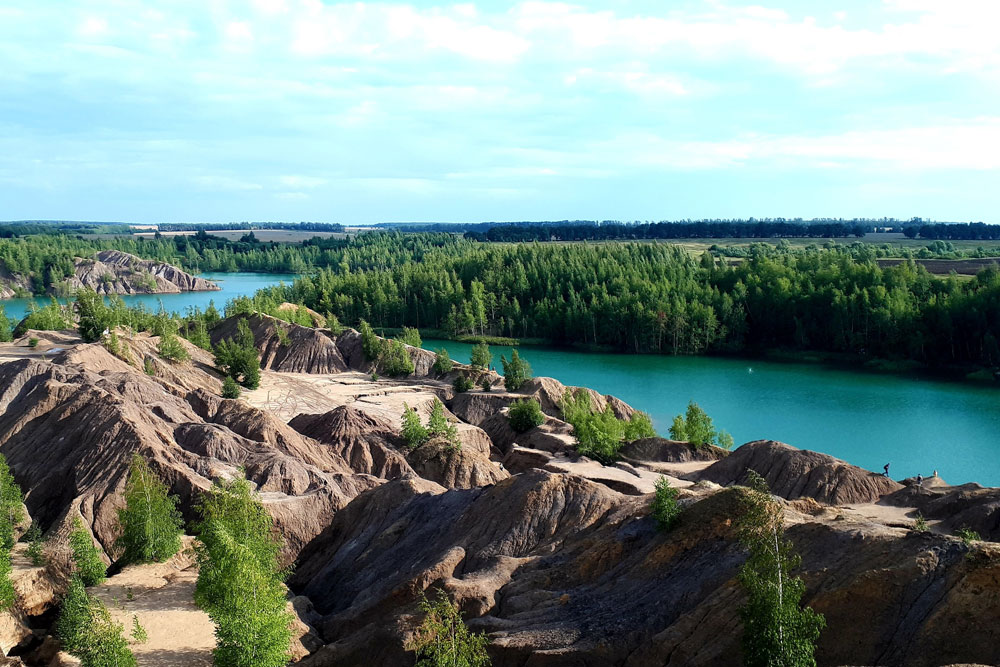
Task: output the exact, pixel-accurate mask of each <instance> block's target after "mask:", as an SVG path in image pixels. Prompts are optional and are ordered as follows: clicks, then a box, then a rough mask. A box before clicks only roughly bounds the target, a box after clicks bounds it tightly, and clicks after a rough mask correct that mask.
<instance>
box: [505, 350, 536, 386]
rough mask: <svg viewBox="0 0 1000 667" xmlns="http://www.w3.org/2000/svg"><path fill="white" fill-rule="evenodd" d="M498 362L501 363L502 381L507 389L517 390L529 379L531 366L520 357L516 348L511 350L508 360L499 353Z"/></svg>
mask: <svg viewBox="0 0 1000 667" xmlns="http://www.w3.org/2000/svg"><path fill="white" fill-rule="evenodd" d="M500 363H501V364H503V381H504V386H506V387H507V391H517V390H518V389H520V388H521V387H523V386H524V384H525V383H526V382H527V381H528V380H531V379H532V377H531V366H529V365H528V362H527V361H524V360H523V359H521V356H520V355H519V354H518V353H517V350H511V353H510V361H507V359H506V358H505V357H504V356H503V355H501V356H500Z"/></svg>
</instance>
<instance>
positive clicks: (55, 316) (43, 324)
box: [14, 299, 73, 336]
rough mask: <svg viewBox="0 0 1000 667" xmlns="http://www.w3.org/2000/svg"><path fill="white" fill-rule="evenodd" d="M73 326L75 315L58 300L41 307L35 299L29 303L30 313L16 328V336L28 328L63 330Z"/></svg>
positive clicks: (21, 334)
mask: <svg viewBox="0 0 1000 667" xmlns="http://www.w3.org/2000/svg"><path fill="white" fill-rule="evenodd" d="M72 328H73V317H72V315H71V314H70V313H69V311H68V309H67V308H65V307H64V306H62V305H60V304H59V302H58V301H56V300H55V299H52V301H51V302H50V303H49V304H48V305H47V306H43V307H41V308H39V307H38V305H37V304H35V302H34V301H32V302H31V303H29V304H28V315H27V317H25V318H24V319H23V320H21V322H20V323H19V324H18V325H17V327H16V328H15V329H14V336H23V335H24V333H25V332H26V331H27V330H28V329H35V330H36V331H63V330H65V329H72Z"/></svg>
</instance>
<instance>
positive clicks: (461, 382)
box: [451, 375, 476, 394]
mask: <svg viewBox="0 0 1000 667" xmlns="http://www.w3.org/2000/svg"><path fill="white" fill-rule="evenodd" d="M451 386H452V387H454V388H455V391H456V392H457V393H459V394H464V393H465V392H467V391H469V390H470V389H472V388H473V387H475V386H476V385H474V384H473V383H472V380H470V379H469V378H467V377H465V376H464V375H459V376H458V377H457V378H455V380H454V381H453V382H452V383H451Z"/></svg>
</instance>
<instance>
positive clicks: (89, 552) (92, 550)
mask: <svg viewBox="0 0 1000 667" xmlns="http://www.w3.org/2000/svg"><path fill="white" fill-rule="evenodd" d="M69 546H70V549H71V550H72V552H73V564H74V565H75V567H76V573H77V575H79V577H80V580H81V581H82V582H83V584H84V586H96V585H97V584H99V583H101V582H103V581H104V579H105V577H106V576H107V567H106V566H105V565H104V561H103V560H102V559H101V551H100V549H98V548H97V547H96V546H94V538H93V537H91V535H90V532H88V531H87V529H86V528H84V527H83V522H82V521H80V519H79V518H76V519H74V520H73V530H71V531H70V533H69Z"/></svg>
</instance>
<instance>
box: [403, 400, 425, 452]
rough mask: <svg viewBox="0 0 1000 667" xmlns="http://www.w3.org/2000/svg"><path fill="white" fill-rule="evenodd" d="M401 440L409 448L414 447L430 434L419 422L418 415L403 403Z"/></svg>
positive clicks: (423, 441) (422, 442)
mask: <svg viewBox="0 0 1000 667" xmlns="http://www.w3.org/2000/svg"><path fill="white" fill-rule="evenodd" d="M402 434H403V442H405V443H406V446H407V447H409V448H410V449H416V448H417V447H419V446H420V445H422V444H424V443H425V442H427V438H429V437H430V434H429V433H428V432H427V429H426V428H424V425H423V424H421V423H420V415H418V414H417V413H416V411H415V410H413V409H411V408H410V406H408V405H407V404H406V403H403V433H402Z"/></svg>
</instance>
